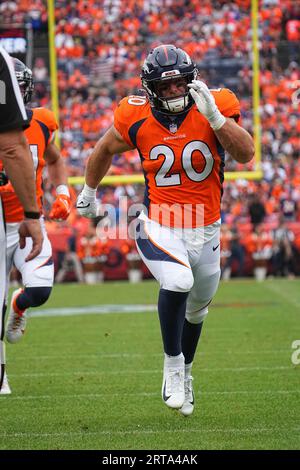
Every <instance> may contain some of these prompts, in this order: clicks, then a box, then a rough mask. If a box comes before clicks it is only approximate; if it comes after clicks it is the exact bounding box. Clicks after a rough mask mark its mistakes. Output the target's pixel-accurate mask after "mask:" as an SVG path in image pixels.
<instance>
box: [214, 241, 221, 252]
mask: <svg viewBox="0 0 300 470" xmlns="http://www.w3.org/2000/svg"><path fill="white" fill-rule="evenodd" d="M218 246H220V243H219V245H217V246H213V251H216V249H217V248H218Z"/></svg>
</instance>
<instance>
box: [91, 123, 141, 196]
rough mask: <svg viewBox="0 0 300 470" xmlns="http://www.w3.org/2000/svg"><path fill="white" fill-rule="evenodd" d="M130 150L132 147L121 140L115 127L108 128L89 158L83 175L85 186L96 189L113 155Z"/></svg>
mask: <svg viewBox="0 0 300 470" xmlns="http://www.w3.org/2000/svg"><path fill="white" fill-rule="evenodd" d="M131 149H132V147H129V145H128V144H127V143H126V142H125V141H124V140H123V139H122V137H121V136H120V134H119V132H118V131H117V130H116V129H115V127H114V126H112V127H110V129H108V131H107V132H106V133H105V134H104V136H103V137H101V139H100V140H99V141H98V143H97V145H96V147H95V149H94V150H93V152H92V154H91V156H90V158H89V161H88V164H87V168H86V174H85V180H86V184H87V185H88V186H90V187H91V188H97V186H98V184H99V183H100V181H101V180H102V179H103V177H104V176H105V175H106V173H107V172H108V170H109V168H110V165H111V161H112V157H113V155H115V154H116V153H122V152H126V151H127V150H131Z"/></svg>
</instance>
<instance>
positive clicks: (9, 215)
mask: <svg viewBox="0 0 300 470" xmlns="http://www.w3.org/2000/svg"><path fill="white" fill-rule="evenodd" d="M26 112H27V115H28V118H29V120H30V126H29V127H28V129H26V131H25V132H24V133H25V136H26V138H27V141H28V144H29V147H30V151H31V155H32V159H33V165H34V170H35V175H36V196H37V201H38V205H39V208H40V210H42V196H43V190H42V172H43V168H44V166H45V160H44V153H45V150H46V148H47V145H48V144H49V142H50V141H51V138H52V135H53V132H54V131H55V130H56V129H58V124H57V122H56V119H55V116H54V114H53V112H52V111H50V110H49V109H46V108H34V109H26ZM0 166H1V168H2V162H1V161H0ZM1 198H2V201H3V205H4V213H5V220H6V222H8V223H14V222H20V221H21V220H22V219H23V218H24V212H23V208H22V206H21V203H20V201H19V199H18V197H17V195H16V194H15V193H3V194H2V195H1Z"/></svg>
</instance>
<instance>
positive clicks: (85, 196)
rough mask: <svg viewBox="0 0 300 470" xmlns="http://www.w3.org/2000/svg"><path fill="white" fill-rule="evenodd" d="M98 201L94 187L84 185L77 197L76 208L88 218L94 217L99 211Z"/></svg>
mask: <svg viewBox="0 0 300 470" xmlns="http://www.w3.org/2000/svg"><path fill="white" fill-rule="evenodd" d="M99 205H100V204H99V202H98V201H97V199H96V189H93V188H89V187H88V186H87V185H84V188H83V190H82V191H81V193H80V194H79V195H78V197H77V202H76V208H77V210H78V212H79V214H80V215H82V216H83V217H87V218H88V219H94V218H95V217H97V215H98V212H99Z"/></svg>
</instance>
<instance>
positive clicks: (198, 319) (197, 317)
mask: <svg viewBox="0 0 300 470" xmlns="http://www.w3.org/2000/svg"><path fill="white" fill-rule="evenodd" d="M207 314H208V307H207V306H206V307H204V308H201V309H200V310H196V311H194V312H186V314H185V318H186V319H187V321H188V322H189V323H193V324H194V325H196V324H198V323H202V322H203V321H204V319H205V317H206V315H207Z"/></svg>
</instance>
